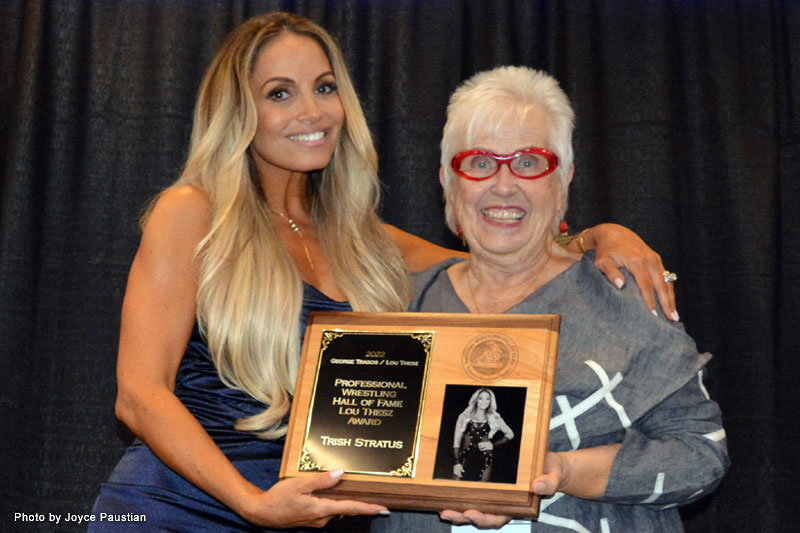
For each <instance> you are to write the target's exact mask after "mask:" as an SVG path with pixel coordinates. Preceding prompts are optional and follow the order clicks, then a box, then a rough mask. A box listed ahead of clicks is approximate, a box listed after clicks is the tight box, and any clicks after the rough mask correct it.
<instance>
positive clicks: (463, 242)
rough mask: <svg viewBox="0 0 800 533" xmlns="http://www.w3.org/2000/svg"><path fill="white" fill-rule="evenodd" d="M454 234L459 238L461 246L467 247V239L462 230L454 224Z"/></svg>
mask: <svg viewBox="0 0 800 533" xmlns="http://www.w3.org/2000/svg"><path fill="white" fill-rule="evenodd" d="M456 235H458V236H459V237H460V238H461V246H463V247H464V248H466V247H467V239H466V238H465V237H464V232H463V231H461V226H456Z"/></svg>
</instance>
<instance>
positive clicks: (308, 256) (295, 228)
mask: <svg viewBox="0 0 800 533" xmlns="http://www.w3.org/2000/svg"><path fill="white" fill-rule="evenodd" d="M272 211H273V212H274V213H277V214H278V215H280V216H281V217H282V218H284V219H285V220H286V222H288V223H289V227H290V228H292V230H293V231H294V232H295V233H297V236H298V237H300V244H302V245H303V250H305V252H306V259H308V266H310V267H311V271H312V272H313V271H314V261H312V260H311V254H310V253H308V246H306V240H305V239H304V238H303V232H302V231H300V227H299V226H298V225H297V224H295V222H294V220H292V219H291V218H289V217H288V216H286V215H285V214H283V213H282V212H280V211H276V210H274V209H273V210H272Z"/></svg>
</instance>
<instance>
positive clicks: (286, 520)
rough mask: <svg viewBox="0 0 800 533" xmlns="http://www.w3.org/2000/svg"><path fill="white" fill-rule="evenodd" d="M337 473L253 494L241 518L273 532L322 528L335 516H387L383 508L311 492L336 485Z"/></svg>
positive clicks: (291, 481) (290, 481) (283, 483)
mask: <svg viewBox="0 0 800 533" xmlns="http://www.w3.org/2000/svg"><path fill="white" fill-rule="evenodd" d="M341 475H342V472H341V470H337V471H335V472H322V473H320V474H316V475H314V476H308V477H301V478H292V479H285V480H283V481H279V482H278V483H276V484H275V485H273V486H272V488H270V489H269V490H268V491H266V492H261V493H260V494H255V495H254V497H253V498H252V499H251V501H249V502H248V503H247V504H246V505H245V508H244V509H243V510H242V511H241V512H240V514H241V516H242V517H243V518H244V519H245V520H247V521H249V522H252V523H253V524H256V525H259V526H265V527H273V528H290V527H298V526H310V527H323V526H324V525H326V524H327V523H328V522H329V521H330V520H331V519H332V518H334V517H336V516H339V515H376V514H388V510H387V509H386V507H383V506H382V505H373V504H369V503H363V502H357V501H353V500H341V501H338V500H330V499H327V498H318V497H317V496H314V495H313V494H312V492H314V491H315V490H319V489H327V488H329V487H332V486H334V485H336V484H337V483H338V482H339V478H340V476H341Z"/></svg>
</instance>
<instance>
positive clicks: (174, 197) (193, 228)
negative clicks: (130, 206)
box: [140, 185, 211, 258]
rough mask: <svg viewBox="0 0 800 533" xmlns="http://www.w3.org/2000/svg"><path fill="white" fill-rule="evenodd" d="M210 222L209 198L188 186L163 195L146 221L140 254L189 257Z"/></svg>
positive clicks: (170, 190)
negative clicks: (151, 252)
mask: <svg viewBox="0 0 800 533" xmlns="http://www.w3.org/2000/svg"><path fill="white" fill-rule="evenodd" d="M210 221H211V202H210V200H209V198H208V195H207V194H206V193H205V192H204V191H202V190H200V189H198V188H196V187H192V186H190V185H186V186H181V187H175V188H172V189H168V190H166V191H164V192H163V193H162V194H161V195H160V196H159V197H158V199H157V200H156V202H155V205H154V206H153V208H152V210H151V211H150V214H149V216H148V217H147V220H146V221H145V224H144V228H143V234H142V242H141V245H140V252H141V251H144V250H149V251H153V252H156V253H158V254H159V255H164V256H165V257H170V258H174V257H176V256H186V255H187V254H188V256H191V255H192V254H193V253H194V250H195V247H196V246H197V245H198V243H199V242H200V241H201V240H202V239H203V237H205V236H206V234H207V233H208V230H209V225H210Z"/></svg>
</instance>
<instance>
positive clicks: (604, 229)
mask: <svg viewBox="0 0 800 533" xmlns="http://www.w3.org/2000/svg"><path fill="white" fill-rule="evenodd" d="M385 227H386V229H387V231H388V232H389V234H390V235H391V236H392V238H393V239H394V240H395V242H396V243H397V246H398V247H399V248H400V251H401V252H402V254H403V259H404V260H405V262H406V267H407V268H408V270H409V272H421V271H423V270H425V269H426V268H428V267H430V266H432V265H435V264H437V263H441V262H442V261H444V260H445V259H449V258H450V257H463V258H466V257H469V255H468V254H467V253H466V252H459V251H456V250H450V249H448V248H443V247H441V246H437V245H435V244H433V243H431V242H428V241H426V240H425V239H422V238H420V237H417V236H416V235H412V234H410V233H407V232H405V231H403V230H401V229H398V228H396V227H394V226H392V225H389V224H385ZM582 243H583V244H582V246H583V248H584V250H581V249H580V246H579V244H578V242H576V241H574V240H573V241H572V242H571V243H570V244H568V245H567V248H569V249H570V250H572V251H574V252H582V251H585V250H591V249H594V250H596V252H597V257H596V258H595V261H594V263H595V265H596V266H597V268H599V269H600V270H601V271H602V272H603V273H604V274H605V275H606V277H607V278H608V279H609V280H610V281H611V282H612V283H613V284H614V285H615V286H616V287H617V288H622V287H623V286H624V284H625V277H624V276H623V275H622V273H621V272H620V271H619V268H620V267H624V268H626V269H627V270H628V271H629V272H630V273H631V274H633V276H634V277H635V278H636V281H637V284H638V286H639V291H641V293H642V298H643V299H644V301H645V304H647V306H648V308H649V309H650V310H655V299H654V298H653V291H654V290H655V292H656V293H657V294H658V301H659V303H660V304H661V307H662V308H663V310H664V314H665V315H666V316H667V317H669V318H670V319H672V320H676V321H677V320H678V311H677V309H676V307H675V290H674V288H673V284H672V283H666V282H665V281H664V277H663V273H664V270H665V269H664V265H663V264H662V263H661V256H659V255H658V254H657V253H656V252H654V251H653V250H652V249H651V248H650V247H649V246H647V244H645V242H644V241H643V240H642V239H641V238H640V237H639V236H638V235H637V234H636V233H634V232H633V231H631V230H629V229H628V228H626V227H624V226H620V225H618V224H599V225H597V226H594V227H592V228H589V229H587V230H585V231H584V232H583V235H582Z"/></svg>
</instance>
